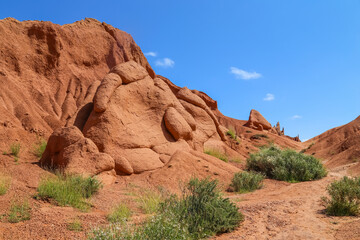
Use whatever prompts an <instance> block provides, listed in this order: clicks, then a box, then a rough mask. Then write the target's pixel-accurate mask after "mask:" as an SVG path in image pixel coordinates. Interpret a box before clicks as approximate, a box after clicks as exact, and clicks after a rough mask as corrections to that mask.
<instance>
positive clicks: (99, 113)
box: [41, 61, 225, 174]
mask: <svg viewBox="0 0 360 240" xmlns="http://www.w3.org/2000/svg"><path fill="white" fill-rule="evenodd" d="M90 104H91V105H89V106H92V109H91V110H90V114H88V115H87V116H86V115H84V114H81V111H78V114H79V115H80V116H77V115H74V116H73V118H75V119H78V118H83V117H86V119H85V120H82V121H75V120H72V121H69V122H74V123H75V122H81V123H83V125H80V124H77V125H75V124H74V125H75V126H76V127H77V128H78V131H76V133H77V135H76V136H78V137H79V138H80V137H81V139H86V141H87V142H89V144H90V143H91V144H93V145H91V146H92V147H93V148H92V151H90V152H89V154H88V155H86V154H84V157H89V158H90V159H81V161H83V162H84V163H86V162H89V161H91V158H92V155H91V154H92V153H97V152H96V151H100V152H101V154H104V156H109V157H110V158H111V159H112V161H113V164H112V169H110V170H114V171H116V173H117V174H133V173H142V172H145V171H151V170H155V169H158V168H161V167H163V166H164V164H166V163H168V161H169V160H170V159H171V157H172V155H173V154H174V153H175V152H176V151H190V150H192V149H193V150H197V151H199V153H201V154H203V153H202V152H203V149H204V144H205V142H207V141H209V140H212V141H219V142H222V140H223V139H224V138H225V137H224V133H223V130H222V129H221V128H220V124H219V122H218V120H217V118H216V117H215V115H214V114H213V112H212V111H211V110H210V108H209V107H208V106H207V104H206V103H205V102H204V100H203V99H202V98H201V97H199V96H198V95H196V94H194V93H193V92H192V91H190V90H189V89H188V88H181V89H179V91H177V92H176V94H174V92H173V91H172V90H171V89H170V87H169V86H168V84H166V83H165V82H164V80H163V79H161V78H156V77H154V78H153V77H152V76H151V75H150V74H149V73H148V71H146V69H145V68H144V67H143V66H142V65H141V64H138V63H136V62H135V61H128V62H125V63H122V64H119V65H117V66H115V67H114V68H112V69H111V70H110V71H109V73H108V74H107V75H105V77H104V78H103V80H102V81H101V83H100V84H98V88H97V90H96V92H95V95H94V98H93V102H90ZM73 128H74V126H73V127H70V128H69V127H68V128H63V129H60V130H57V131H56V132H55V133H54V134H53V135H52V136H51V137H50V139H49V148H48V149H47V150H46V154H45V156H44V157H43V158H42V160H41V162H42V163H43V164H44V165H51V166H52V167H54V166H55V167H56V165H57V166H58V167H59V168H62V169H64V170H65V171H69V172H70V171H71V172H73V171H74V170H73V169H75V168H72V169H70V166H73V165H76V164H75V162H76V161H79V160H78V159H73V158H72V155H70V157H67V158H66V162H65V163H64V160H62V159H63V158H64V157H62V158H61V161H60V160H58V159H57V155H56V154H57V153H58V152H63V151H66V150H67V149H68V148H69V146H68V145H64V146H63V145H59V147H58V148H60V149H56V150H53V149H52V147H51V146H53V143H52V142H53V140H52V139H54V138H55V137H56V136H57V135H59V134H58V133H57V132H58V131H60V132H64V131H65V132H67V131H68V129H72V131H74V130H73ZM81 131H82V132H81ZM62 139H63V140H64V141H65V140H66V139H67V138H66V137H63V138H62ZM66 141H67V140H66ZM71 146H72V145H71ZM78 152H79V153H81V150H79V151H78ZM90 153H91V154H90ZM73 155H74V156H77V155H76V154H73ZM73 162H74V163H73ZM92 167H93V166H89V171H88V172H89V173H94V171H93V169H91V168H92ZM97 168H98V167H97ZM108 168H109V167H108V164H107V165H106V166H104V169H105V170H106V171H109V169H108ZM79 169H80V168H79ZM105 170H104V171H105ZM79 172H83V169H81V171H79Z"/></svg>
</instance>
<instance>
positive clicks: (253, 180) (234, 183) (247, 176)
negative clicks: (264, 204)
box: [230, 171, 264, 193]
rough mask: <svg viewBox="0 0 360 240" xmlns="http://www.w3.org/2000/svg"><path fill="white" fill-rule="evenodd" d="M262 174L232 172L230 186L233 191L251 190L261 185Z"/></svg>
mask: <svg viewBox="0 0 360 240" xmlns="http://www.w3.org/2000/svg"><path fill="white" fill-rule="evenodd" d="M263 180H264V175H262V174H261V173H256V172H246V171H244V172H238V173H235V174H234V177H233V179H232V180H231V185H230V187H231V188H233V190H234V191H235V192H238V193H245V192H252V191H255V190H256V189H259V188H261V187H262V181H263Z"/></svg>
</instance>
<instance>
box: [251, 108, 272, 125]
mask: <svg viewBox="0 0 360 240" xmlns="http://www.w3.org/2000/svg"><path fill="white" fill-rule="evenodd" d="M245 126H246V127H249V128H253V129H256V130H270V129H271V128H272V127H271V124H270V123H269V122H268V121H267V120H266V119H265V118H264V117H263V116H262V115H261V114H260V113H259V112H258V111H256V110H255V109H252V110H251V111H250V116H249V120H248V121H247V123H245Z"/></svg>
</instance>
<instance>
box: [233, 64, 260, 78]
mask: <svg viewBox="0 0 360 240" xmlns="http://www.w3.org/2000/svg"><path fill="white" fill-rule="evenodd" d="M230 72H231V73H232V74H234V75H235V77H236V78H240V79H244V80H250V79H257V78H260V77H261V74H260V73H257V72H247V71H245V70H242V69H239V68H237V67H231V68H230Z"/></svg>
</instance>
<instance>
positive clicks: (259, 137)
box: [250, 134, 269, 140]
mask: <svg viewBox="0 0 360 240" xmlns="http://www.w3.org/2000/svg"><path fill="white" fill-rule="evenodd" d="M261 138H269V137H268V136H267V135H265V134H255V135H252V136H251V137H250V139H257V140H259V139H261Z"/></svg>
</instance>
